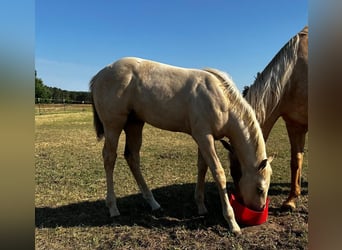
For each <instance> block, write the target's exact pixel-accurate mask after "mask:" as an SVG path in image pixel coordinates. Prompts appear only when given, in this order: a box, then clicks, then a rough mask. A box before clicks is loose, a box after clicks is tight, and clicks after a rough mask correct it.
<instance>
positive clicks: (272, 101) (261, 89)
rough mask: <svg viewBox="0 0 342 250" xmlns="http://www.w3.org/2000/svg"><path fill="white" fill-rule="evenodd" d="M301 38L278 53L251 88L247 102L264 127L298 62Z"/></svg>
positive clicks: (297, 36) (293, 40)
mask: <svg viewBox="0 0 342 250" xmlns="http://www.w3.org/2000/svg"><path fill="white" fill-rule="evenodd" d="M299 42H300V37H299V35H298V34H297V35H296V36H294V37H293V38H292V39H291V40H290V41H289V42H288V43H287V44H285V45H284V47H283V48H282V49H281V50H280V51H279V52H278V53H277V55H276V56H275V57H274V58H273V59H272V61H271V62H270V63H269V64H268V65H267V66H266V68H265V69H264V71H263V72H262V73H261V74H258V76H257V78H256V79H255V82H254V83H253V85H251V86H250V88H249V90H248V92H247V95H246V97H245V98H246V100H247V101H248V103H249V104H250V105H251V106H252V108H253V109H254V110H255V114H256V117H257V120H258V121H259V123H260V124H261V126H263V124H264V123H265V121H266V120H267V119H269V117H270V116H271V115H277V114H272V113H273V112H274V111H275V110H276V108H277V107H278V105H279V103H280V101H281V98H282V94H283V93H284V91H285V88H286V86H287V85H288V82H289V79H290V77H291V74H292V72H293V69H294V66H295V64H296V61H297V58H298V56H297V52H298V46H299Z"/></svg>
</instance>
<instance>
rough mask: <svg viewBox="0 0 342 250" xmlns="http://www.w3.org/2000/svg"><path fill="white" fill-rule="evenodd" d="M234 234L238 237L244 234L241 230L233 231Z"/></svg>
mask: <svg viewBox="0 0 342 250" xmlns="http://www.w3.org/2000/svg"><path fill="white" fill-rule="evenodd" d="M232 233H233V234H234V235H235V236H238V235H241V234H242V232H241V229H237V230H233V231H232Z"/></svg>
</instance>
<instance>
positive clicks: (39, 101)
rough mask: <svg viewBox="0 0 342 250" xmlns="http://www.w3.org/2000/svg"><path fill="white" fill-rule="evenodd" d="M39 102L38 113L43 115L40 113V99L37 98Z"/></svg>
mask: <svg viewBox="0 0 342 250" xmlns="http://www.w3.org/2000/svg"><path fill="white" fill-rule="evenodd" d="M37 101H38V113H39V115H41V113H40V98H39V97H38V98H37Z"/></svg>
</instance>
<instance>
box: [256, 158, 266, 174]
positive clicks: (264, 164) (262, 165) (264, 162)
mask: <svg viewBox="0 0 342 250" xmlns="http://www.w3.org/2000/svg"><path fill="white" fill-rule="evenodd" d="M267 161H268V160H267V159H264V160H262V162H261V163H260V165H259V167H258V170H259V171H262V170H263V169H264V168H265V167H266V166H267Z"/></svg>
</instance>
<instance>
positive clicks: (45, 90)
mask: <svg viewBox="0 0 342 250" xmlns="http://www.w3.org/2000/svg"><path fill="white" fill-rule="evenodd" d="M91 102H92V100H91V96H90V92H87V91H67V90H62V89H59V88H56V87H49V86H47V85H45V84H44V82H43V80H42V79H41V78H37V72H36V71H35V103H70V104H71V103H91Z"/></svg>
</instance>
